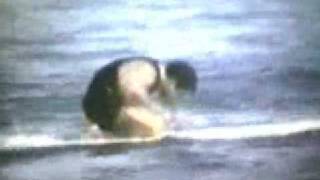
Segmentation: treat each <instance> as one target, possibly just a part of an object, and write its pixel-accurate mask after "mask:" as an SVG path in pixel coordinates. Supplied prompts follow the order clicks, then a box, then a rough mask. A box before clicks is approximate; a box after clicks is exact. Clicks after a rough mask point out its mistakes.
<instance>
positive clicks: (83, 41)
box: [0, 0, 320, 180]
mask: <svg viewBox="0 0 320 180" xmlns="http://www.w3.org/2000/svg"><path fill="white" fill-rule="evenodd" d="M319 19H320V2H318V1H317V0H308V1H298V0H293V1H285V0H281V1H279V0H271V1H259V0H241V1H235V0H231V1H222V0H210V1H209V0H200V1H194V0H193V1H171V0H164V1H146V0H137V1H128V0H127V1H125V0H119V1H109V0H106V1H103V0H95V1H84V0H78V1H75V0H70V1H62V0H44V1H28V2H27V1H22V0H12V1H9V0H5V1H1V2H0V24H1V28H0V93H1V95H2V96H1V97H0V147H8V146H9V147H10V146H11V145H12V147H21V146H22V147H23V146H44V147H43V150H41V148H39V149H37V150H34V151H26V152H24V151H19V150H16V149H13V150H11V151H7V150H3V152H2V151H1V153H2V154H0V156H2V157H1V159H2V160H3V162H5V163H0V167H1V166H2V167H4V168H3V170H2V171H0V177H2V174H3V179H57V178H59V177H67V178H68V179H80V178H83V179H104V178H107V179H117V180H118V179H150V178H154V177H159V179H173V178H177V177H179V178H180V179H194V178H197V179H216V178H220V179H281V180H283V179H295V178H296V179H310V178H315V177H318V176H319V174H318V172H319V169H315V166H316V165H317V164H319V162H320V160H319V159H320V157H319V155H317V153H316V152H317V150H319V142H318V141H316V139H319V138H318V137H319V136H313V135H311V136H307V137H303V138H300V137H299V138H296V137H294V138H293V137H292V138H291V137H279V140H277V138H275V139H273V138H271V139H257V140H256V138H254V137H261V136H271V135H273V136H279V135H281V136H282V135H286V134H289V133H291V132H300V131H306V130H310V129H317V128H319V115H320V60H319V57H320V54H319V51H318V49H319V48H320V44H319V41H318V39H319V38H320V34H319V32H320V22H319ZM127 56H150V57H154V58H159V59H161V60H162V61H167V60H170V59H184V60H186V61H189V62H190V63H191V64H192V65H194V67H195V68H196V70H197V73H198V74H199V77H200V84H199V90H198V92H197V94H196V96H195V97H194V99H193V100H194V102H195V103H194V104H193V105H190V104H185V103H184V104H181V112H180V113H179V117H180V118H181V119H182V120H181V121H182V122H181V123H182V124H187V125H184V126H183V128H182V131H181V132H179V133H176V132H175V133H174V135H172V133H171V136H169V137H168V139H167V140H164V142H161V143H160V144H151V145H149V144H147V145H146V144H144V145H136V146H137V147H135V146H134V145H133V146H134V147H133V148H132V147H131V145H130V146H129V145H110V146H107V145H106V146H103V147H94V148H92V149H91V148H85V147H83V146H80V147H79V146H78V145H79V144H81V143H82V142H80V138H79V137H80V132H81V128H82V112H81V109H80V100H81V96H82V95H83V93H84V91H85V88H86V86H87V84H88V82H89V80H90V78H91V76H92V74H93V72H94V71H95V70H96V69H97V68H99V67H100V66H102V65H104V64H106V63H108V62H110V61H111V60H113V59H114V58H119V57H127ZM230 137H233V138H230ZM248 137H249V140H246V139H245V140H242V138H248ZM250 138H254V139H253V140H252V141H254V143H253V144H256V143H257V144H259V146H258V147H256V146H255V145H252V143H248V142H247V141H250V142H251V140H250ZM217 139H219V140H217ZM227 139H229V140H227ZM230 139H238V140H230ZM283 139H284V140H283ZM291 139H294V140H291ZM256 141H257V142H256ZM303 142H307V143H306V144H305V143H303ZM70 143H71V144H73V145H76V147H74V146H72V148H70V150H69V149H68V148H66V149H65V148H62V150H61V149H60V147H57V148H58V149H55V148H54V149H53V150H48V149H47V148H48V147H47V146H51V145H53V146H55V145H61V144H70ZM295 143H296V144H297V145H293V144H295ZM261 144H262V145H261ZM260 145H261V146H260ZM128 146H129V147H128ZM278 147H279V148H278ZM121 149H124V150H123V151H121ZM16 153H17V154H16ZM12 154H13V155H12ZM30 154H32V157H31V158H26V157H28V156H29V155H30ZM5 156H8V158H4V157H5ZM309 156H310V157H309ZM309 160H313V161H312V162H310V163H307V162H308V161H309ZM302 165H304V166H302ZM303 167H307V168H306V169H304V168H303ZM248 169H253V170H252V172H250V171H248ZM280 169H281V170H280ZM309 171H310V172H309ZM18 172H19V173H18ZM56 172H61V173H59V174H57V173H56ZM80 172H82V173H80ZM290 172H300V175H297V174H294V173H293V174H291V173H290ZM199 173H200V174H199ZM45 177H46V178H45ZM258 177H259V178H258Z"/></svg>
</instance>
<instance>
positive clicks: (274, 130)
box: [0, 120, 320, 150]
mask: <svg viewBox="0 0 320 180" xmlns="http://www.w3.org/2000/svg"><path fill="white" fill-rule="evenodd" d="M319 129H320V121H316V120H310V121H297V122H283V123H270V124H259V125H243V126H233V127H228V126H226V127H210V128H205V129H191V130H180V131H168V132H165V133H163V134H161V135H159V136H156V137H150V138H114V139H93V138H83V139H81V138H79V139H74V140H64V139H59V138H55V137H51V136H48V135H31V136H30V135H29V136H28V135H15V136H12V137H9V138H6V139H5V140H4V143H3V145H2V147H1V146H0V149H1V150H10V149H32V148H50V147H65V146H99V145H108V144H129V143H147V142H155V141H159V140H161V139H163V138H172V139H177V140H183V139H185V140H188V139H189V140H218V139H219V140H233V139H248V138H259V137H280V136H287V135H291V134H295V133H302V132H306V131H312V130H319Z"/></svg>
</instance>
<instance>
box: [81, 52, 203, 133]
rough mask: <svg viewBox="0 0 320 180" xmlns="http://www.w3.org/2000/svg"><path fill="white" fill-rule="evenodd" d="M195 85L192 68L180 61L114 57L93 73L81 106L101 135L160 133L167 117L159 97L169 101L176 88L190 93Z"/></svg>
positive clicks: (194, 74) (164, 126)
mask: <svg viewBox="0 0 320 180" xmlns="http://www.w3.org/2000/svg"><path fill="white" fill-rule="evenodd" d="M196 85H197V76H196V73H195V70H194V69H193V68H192V67H191V66H190V65H189V64H188V63H186V62H183V61H171V62H169V63H167V64H166V65H161V64H160V63H159V61H158V60H155V59H152V58H147V57H133V58H126V59H116V60H115V61H113V62H111V63H110V64H107V65H106V66H104V67H102V68H101V69H99V70H98V71H97V72H96V73H95V75H94V77H93V79H92V81H91V83H90V84H89V86H88V89H87V91H86V93H85V95H84V98H83V101H82V108H83V110H84V113H85V116H86V119H87V120H88V122H89V123H90V125H91V126H92V125H94V126H92V127H95V128H96V129H98V130H99V131H100V132H102V134H103V136H104V137H105V136H108V135H109V136H112V137H114V136H116V137H155V136H160V135H161V133H163V131H164V130H165V129H166V128H167V124H168V121H170V117H165V116H164V113H163V111H162V108H161V106H160V103H159V102H160V101H159V99H162V100H165V101H166V102H171V104H173V103H174V94H175V93H176V92H178V91H177V90H187V91H191V92H194V91H195V90H196Z"/></svg>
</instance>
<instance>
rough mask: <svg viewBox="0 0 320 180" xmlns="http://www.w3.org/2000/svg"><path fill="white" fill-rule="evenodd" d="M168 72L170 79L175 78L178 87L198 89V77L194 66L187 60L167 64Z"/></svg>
mask: <svg viewBox="0 0 320 180" xmlns="http://www.w3.org/2000/svg"><path fill="white" fill-rule="evenodd" d="M166 74H167V77H168V78H169V79H173V80H174V81H175V83H176V88H177V89H182V90H190V91H192V92H195V91H196V89H197V82H198V77H197V74H196V71H195V70H194V68H193V67H192V66H191V65H189V64H188V63H187V62H185V61H181V60H179V61H171V62H169V63H168V64H167V65H166Z"/></svg>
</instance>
